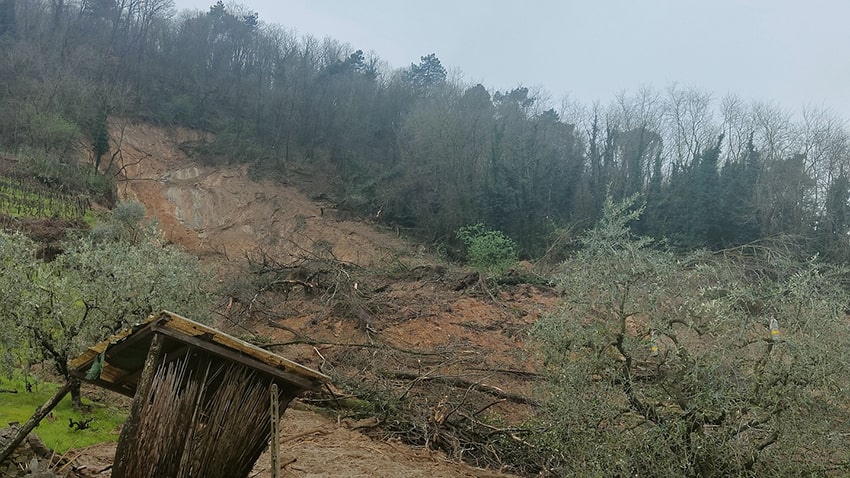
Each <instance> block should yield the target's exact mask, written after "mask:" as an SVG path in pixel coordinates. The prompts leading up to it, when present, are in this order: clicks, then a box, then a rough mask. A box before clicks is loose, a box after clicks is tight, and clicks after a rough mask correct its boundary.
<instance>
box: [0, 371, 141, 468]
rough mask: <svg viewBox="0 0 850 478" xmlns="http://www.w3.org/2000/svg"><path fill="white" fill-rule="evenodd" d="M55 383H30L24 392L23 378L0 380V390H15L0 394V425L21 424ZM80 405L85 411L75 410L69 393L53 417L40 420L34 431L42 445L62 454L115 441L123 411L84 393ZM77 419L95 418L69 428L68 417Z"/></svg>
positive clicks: (42, 403)
mask: <svg viewBox="0 0 850 478" xmlns="http://www.w3.org/2000/svg"><path fill="white" fill-rule="evenodd" d="M58 388H59V385H58V384H55V383H50V382H41V383H38V384H36V385H34V386H33V391H32V393H27V391H26V387H25V385H24V380H23V378H22V377H13V378H12V379H9V378H7V377H3V378H2V379H0V389H4V390H9V389H13V390H17V391H18V393H0V427H5V426H7V425H8V423H9V422H15V421H17V422H20V423H21V424H23V423H24V422H26V421H27V420H28V419H29V418H30V417H31V416H32V415H33V413H35V410H36V408H38V407H40V406H42V405H44V403H45V402H47V401H48V400H49V399H50V397H52V396H53V394H54V393H56V390H57V389H58ZM83 405H84V406H85V407H86V408H87V411H85V412H83V411H78V410H74V409H73V408H72V407H71V396H70V395H68V396H66V397H65V398H64V399H63V400H62V401H61V402H60V403H59V405H57V406H56V408H54V409H53V412H52V416H49V417H48V418H45V419H44V420H42V421H41V423H40V424H39V425H38V427H37V428H36V429H35V430H34V431H35V433H36V434H38V436H39V437H40V438H41V439H42V440H43V441H44V443H45V445H47V446H48V447H50V448H52V449H53V450H55V451H56V452H57V453H65V452H66V451H68V450H69V449H74V448H82V447H86V446H89V445H94V444H96V443H103V442H109V441H111V442H117V441H118V434H119V431H118V430H119V427H120V426H121V424H122V423H124V420H125V418H126V410H124V409H121V408H117V407H114V406H110V405H109V404H104V403H97V402H92V401H91V400H88V399H86V397H85V395H83ZM69 418H73V419H74V421H80V420H84V419H88V418H94V420H92V422H91V424H90V426H91V428H89V429H85V430H76V429H72V428H69V427H68V419H69Z"/></svg>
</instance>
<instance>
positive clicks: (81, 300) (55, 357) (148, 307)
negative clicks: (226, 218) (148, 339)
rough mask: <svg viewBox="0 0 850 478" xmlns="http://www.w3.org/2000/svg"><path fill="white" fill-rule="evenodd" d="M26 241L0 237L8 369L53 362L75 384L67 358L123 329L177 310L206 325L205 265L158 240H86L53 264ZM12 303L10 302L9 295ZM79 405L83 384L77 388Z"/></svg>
mask: <svg viewBox="0 0 850 478" xmlns="http://www.w3.org/2000/svg"><path fill="white" fill-rule="evenodd" d="M35 250H36V248H35V247H34V246H33V245H32V243H31V242H29V241H28V240H27V239H26V238H23V237H20V236H10V235H8V234H5V233H0V254H2V256H0V259H2V261H3V262H4V265H5V266H6V267H4V268H3V270H2V271H0V289H2V290H3V291H4V294H5V295H8V296H11V297H9V299H10V300H9V301H4V305H3V307H2V309H0V311H2V316H0V323H2V324H3V327H0V330H4V332H3V333H4V334H8V335H10V336H14V337H16V338H17V340H15V341H10V342H7V343H10V344H15V345H13V346H12V347H8V348H7V349H6V350H5V355H6V363H7V364H9V363H13V362H16V361H17V362H19V363H21V362H33V361H38V360H42V359H43V360H47V361H48V362H49V363H51V364H52V365H53V366H54V368H55V371H56V372H57V373H58V374H59V375H60V376H63V377H64V378H65V379H67V380H72V377H71V374H70V371H69V370H68V366H67V364H68V360H69V359H71V358H73V357H75V356H76V355H77V354H79V353H80V352H82V350H83V349H84V348H85V347H87V346H88V345H91V344H93V343H95V342H97V341H100V340H103V339H104V338H106V337H108V336H110V335H111V334H113V333H115V332H117V331H118V330H119V329H121V328H124V327H127V326H129V325H132V324H134V323H137V322H140V321H142V320H144V319H145V318H146V317H147V316H148V315H150V314H152V313H154V312H156V311H159V310H161V309H170V310H174V311H177V312H182V313H185V314H189V315H191V316H192V317H193V318H198V319H199V320H207V319H208V317H207V316H208V314H209V310H210V304H211V300H210V295H209V292H208V287H207V285H208V284H209V274H208V273H207V272H205V270H204V268H203V267H202V266H201V264H200V262H199V261H198V259H197V258H196V257H194V256H192V255H190V254H188V253H185V252H183V251H180V250H178V249H176V248H173V247H164V246H162V245H160V244H159V243H158V242H157V241H155V240H146V241H141V242H138V243H131V242H128V241H114V242H97V241H94V240H92V239H91V238H88V237H86V238H82V239H79V240H77V241H75V242H73V243H72V244H70V245H69V246H68V249H67V250H66V251H65V252H64V253H63V254H60V255H59V256H57V257H56V258H55V259H54V260H53V261H50V262H45V261H42V260H39V259H37V258H36V255H35ZM4 298H6V297H4ZM71 395H72V400H73V402H74V404H75V405H77V406H79V405H80V391H79V384H75V385H74V386H73V388H72V389H71Z"/></svg>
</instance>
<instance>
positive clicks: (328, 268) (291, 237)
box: [112, 120, 556, 476]
mask: <svg viewBox="0 0 850 478" xmlns="http://www.w3.org/2000/svg"><path fill="white" fill-rule="evenodd" d="M112 131H113V148H114V151H120V153H118V154H117V155H116V156H115V157H116V161H118V162H119V163H120V165H121V166H122V168H123V169H122V174H121V178H120V179H121V181H120V190H119V192H120V197H121V198H123V199H134V200H138V201H140V202H142V203H143V204H144V205H145V206H146V208H147V210H148V214H149V216H150V217H151V218H154V219H156V220H157V221H158V222H159V224H160V227H161V229H162V231H163V234H164V237H165V238H166V239H167V240H169V241H171V242H173V243H176V244H179V245H181V246H183V247H185V248H187V249H188V250H190V251H193V252H195V253H197V254H198V255H199V256H201V257H203V258H205V260H206V261H207V262H209V263H211V264H213V265H216V266H220V267H222V270H226V271H227V272H226V273H223V274H222V275H221V279H220V280H221V282H222V287H223V288H224V290H225V292H226V293H225V295H224V297H223V299H222V303H221V306H220V309H219V314H220V318H219V322H220V323H219V325H220V326H221V327H223V328H225V329H227V330H229V331H231V332H232V333H234V334H238V335H241V336H243V337H247V338H249V339H251V340H254V341H256V342H258V343H262V344H263V346H265V347H268V348H269V349H271V350H274V351H276V352H277V353H280V354H282V355H285V356H287V357H289V358H292V359H294V360H297V361H299V362H301V363H304V364H306V365H309V366H312V367H315V368H317V369H321V370H322V371H324V372H326V373H329V374H330V375H332V376H334V377H335V378H336V380H337V384H336V387H334V388H333V389H332V390H329V393H328V394H326V395H325V396H314V397H306V398H305V399H304V403H305V404H307V405H308V406H310V405H322V406H328V405H330V406H331V409H332V411H330V412H328V411H327V409H325V412H323V413H325V414H326V415H327V414H330V415H331V416H336V417H337V421H336V422H334V421H332V420H331V421H327V420H326V419H322V420H325V421H322V422H321V424H319V425H316V424H315V423H313V424H312V425H309V426H313V427H314V428H316V430H315V433H306V434H305V432H304V429H305V427H307V431H308V432H309V426H308V425H305V424H304V423H302V422H303V420H307V418H305V417H309V416H311V414H309V413H303V412H299V413H291V414H289V415H288V416H287V420H286V422H287V423H286V425H285V428H284V433H285V434H287V433H288V434H289V437H287V436H284V438H283V441H284V443H285V445H284V453H286V452H287V451H286V450H287V447H288V449H289V452H290V453H291V454H292V455H293V456H292V457H293V458H297V460H298V461H297V462H295V463H294V464H292V465H291V467H290V468H288V471H289V472H290V473H291V475H288V476H305V475H306V474H311V475H310V476H389V475H393V476H424V475H435V476H490V474H491V472H489V471H484V470H482V469H479V468H468V467H467V468H463V467H458V466H456V465H448V464H444V463H443V462H444V461H445V460H446V458H445V455H443V454H438V455H434V453H433V452H427V453H424V454H423V451H424V450H427V449H430V450H437V451H438V452H443V453H445V454H448V455H450V457H449V458H451V459H454V460H456V461H459V460H467V461H469V462H472V463H473V464H478V465H481V466H490V467H494V466H496V467H498V466H499V465H500V462H501V461H502V460H503V457H501V456H499V452H498V451H494V449H493V447H492V446H490V445H491V443H488V440H493V441H494V442H495V441H497V440H500V439H502V438H503V437H504V436H509V437H511V436H512V437H513V438H512V439H514V440H517V443H518V444H520V445H521V442H522V439H521V437H519V436H518V435H517V434H516V433H514V431H512V429H511V428H510V427H511V426H514V425H518V424H520V423H521V422H522V420H524V419H525V418H526V417H528V415H529V412H530V406H529V405H531V404H533V403H536V401H537V399H536V398H535V397H534V393H535V383H536V382H535V380H536V379H537V376H536V374H535V373H534V370H533V368H532V366H531V363H533V354H532V353H531V352H530V351H529V350H528V349H527V348H526V345H525V338H526V330H527V328H528V327H529V326H530V325H531V324H532V323H533V322H534V321H535V320H536V319H537V318H538V317H539V316H540V315H541V314H543V313H546V312H547V311H549V310H551V309H552V308H553V307H554V306H555V303H556V297H555V295H554V294H553V293H552V292H551V291H549V290H548V289H546V288H539V287H536V286H533V285H530V284H528V283H527V282H528V281H525V280H522V279H520V280H517V281H515V282H516V283H515V284H512V285H503V286H499V287H495V286H488V285H487V284H485V283H484V282H482V281H481V280H480V279H478V278H477V276H476V275H475V274H474V273H471V271H469V270H463V269H459V268H456V267H453V266H451V265H448V264H444V263H442V262H441V261H439V260H438V259H437V258H436V257H434V256H432V255H430V254H429V253H428V252H427V250H426V248H425V247H422V246H420V245H416V244H412V243H410V242H407V241H405V240H403V239H402V238H401V237H399V235H398V234H397V233H395V232H394V231H392V230H388V229H386V228H384V229H382V228H381V227H380V226H379V225H377V224H371V223H368V222H363V221H357V220H353V219H350V218H347V217H346V216H345V215H344V214H341V213H339V212H338V211H337V210H336V209H335V208H334V207H333V204H332V203H330V202H328V201H326V200H325V199H313V198H325V197H326V194H325V191H323V190H307V191H305V190H304V188H305V186H304V185H305V184H309V183H310V182H309V181H303V180H302V179H303V173H299V172H298V171H299V169H298V166H297V165H287V175H289V177H291V179H290V180H287V183H288V184H280V182H274V181H271V180H268V179H262V178H260V179H255V178H252V174H251V171H249V170H248V168H247V167H246V166H244V165H216V166H205V165H204V164H203V162H202V161H199V160H197V158H194V159H193V158H189V157H188V156H187V154H186V153H185V151H186V150H189V149H191V147H193V146H197V144H198V143H199V142H203V141H208V140H209V139H210V138H209V137H208V136H207V135H205V134H203V133H199V132H197V131H191V130H186V129H182V128H159V127H154V126H151V125H148V124H141V123H135V122H130V121H121V120H115V121H113V122H112ZM200 159H203V158H200ZM314 183H315V182H314ZM314 189H315V187H314ZM528 269H530V266H529V267H528ZM526 274H527V275H528V276H529V277H531V276H533V274H531V272H530V270H523V271H518V272H517V274H516V275H517V276H518V277H519V276H524V275H526ZM188 315H191V314H188ZM345 417H350V418H348V419H346V420H343V418H345ZM309 420H312V421H314V422H315V421H316V420H319V419H318V418H309ZM358 420H360V421H358ZM363 420H366V421H365V422H363ZM311 423H312V422H311ZM352 423H355V424H356V423H367V425H362V426H361V425H354V428H356V429H358V430H359V431H360V432H366V433H368V435H369V436H371V437H372V439H373V440H374V441H371V442H370V444H369V445H364V446H362V447H361V446H360V445H357V446H355V445H354V443H355V442H354V441H352V440H351V437H350V436H348V435H346V434H345V433H343V434H340V433H337V432H331V431H329V430H336V429H339V428H340V427H343V428H345V427H348V428H351V427H352ZM493 423H501V425H500V426H494V425H493ZM286 427H291V428H289V431H287V428H286ZM346 433H348V431H346ZM294 435H298V436H299V438H298V439H297V440H295V439H292V436H294ZM338 436H339V437H338ZM337 437H338V438H337ZM402 442H406V443H409V444H412V445H413V446H414V448H409V447H408V446H407V445H402V444H401V443H402ZM358 443H359V442H358ZM330 450H336V451H334V452H333V453H331V452H330ZM368 450H372V451H374V453H373V454H374V455H379V456H384V455H388V456H393V457H394V458H392V459H391V460H390V461H391V462H400V461H401V462H404V461H409V463H406V464H405V465H404V467H403V468H399V469H397V470H392V471H391V470H385V467H386V466H387V465H386V463H384V461H386V460H383V461H382V460H379V459H378V458H377V456H376V457H375V462H374V467H375V470H374V471H373V472H368V471H364V470H366V469H367V468H368V467H369V466H370V465H369V464H368V463H367V464H366V465H363V466H364V468H363V470H360V471H356V472H355V471H353V469H352V470H348V469H347V468H346V467H347V466H348V465H347V464H346V463H353V461H352V460H353V459H354V458H352V457H351V456H348V457H347V458H345V459H342V458H340V459H339V460H326V459H322V458H309V456H311V454H315V455H316V456H317V457H323V456H327V455H328V453H331V455H334V456H340V457H343V456H347V455H350V454H353V455H361V456H360V457H359V458H357V460H362V459H366V460H368V459H369V457H368V456H363V455H368V454H369V453H370V452H369V451H368ZM399 450H401V454H399ZM417 450H418V451H417ZM441 456H442V457H443V458H440V457H441ZM299 457H300V458H299ZM403 457H408V458H407V459H405V458H403ZM298 463H310V464H309V465H308V466H304V467H303V468H299V465H298ZM258 466H259V465H258ZM358 466H360V465H358ZM503 467H504V469H505V470H513V471H522V470H516V469H513V468H512V467H511V466H510V463H507V462H506V463H504V464H503ZM381 470H384V471H381ZM317 473H318V474H317ZM351 473H354V475H352V474H351Z"/></svg>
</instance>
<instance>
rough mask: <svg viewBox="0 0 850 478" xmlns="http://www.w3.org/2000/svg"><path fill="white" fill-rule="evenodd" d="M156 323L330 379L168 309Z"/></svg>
mask: <svg viewBox="0 0 850 478" xmlns="http://www.w3.org/2000/svg"><path fill="white" fill-rule="evenodd" d="M155 323H156V327H157V328H158V329H170V330H174V331H177V332H181V333H183V334H184V335H188V336H192V337H197V336H200V335H202V336H209V337H210V341H211V342H215V343H217V344H219V345H222V346H224V347H227V348H230V349H233V350H237V351H239V352H241V353H243V354H245V355H249V356H251V357H253V358H254V359H256V360H257V361H259V362H263V363H266V364H268V365H271V366H273V367H277V368H283V369H286V370H287V371H289V372H291V373H295V374H298V375H302V376H305V377H308V378H312V379H316V380H319V381H321V382H328V381H330V377H328V376H327V375H325V374H323V373H321V372H319V371H316V370H313V369H311V368H309V367H305V366H303V365H301V364H298V363H295V362H293V361H291V360H287V359H285V358H283V357H281V356H279V355H276V354H274V353H272V352H269V351H268V350H265V349H262V348H260V347H257V346H256V345H253V344H249V343H248V342H245V341H244V340H239V339H237V338H235V337H231V336H230V335H227V334H225V333H223V332H220V331H218V330H215V329H213V328H210V327H207V326H206V325H204V324H201V323H198V322H195V321H193V320H190V319H187V318H185V317H181V316H179V315H177V314H174V313H171V312H168V311H163V312H162V314H161V315H160V317H159V318H158V320H156V321H155Z"/></svg>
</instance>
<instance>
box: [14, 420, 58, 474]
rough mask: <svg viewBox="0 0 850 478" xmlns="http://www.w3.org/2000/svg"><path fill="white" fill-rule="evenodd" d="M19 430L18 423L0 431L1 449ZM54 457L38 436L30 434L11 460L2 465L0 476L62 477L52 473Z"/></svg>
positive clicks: (16, 449)
mask: <svg viewBox="0 0 850 478" xmlns="http://www.w3.org/2000/svg"><path fill="white" fill-rule="evenodd" d="M19 429H20V427H19V426H18V424H17V423H16V422H13V423H10V424H9V427H7V428H3V429H0V447H2V446H4V445H5V444H6V443H9V442H10V441H12V438H13V437H14V436H15V434H17V432H18V430H19ZM53 456H54V453H53V450H51V449H50V448H47V446H45V445H44V442H42V441H41V438H39V437H38V435H36V434H35V433H30V434H29V436H27V439H26V440H24V441H23V442H21V444H20V445H18V447H17V448H15V451H13V452H12V455H11V456H10V457H9V459H7V460H6V461H4V462H3V463H0V476H2V477H10V478H18V477H26V478H49V477H54V476H60V475H56V474H54V473H53V472H52V471H50V467H51V459H52V458H53Z"/></svg>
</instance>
